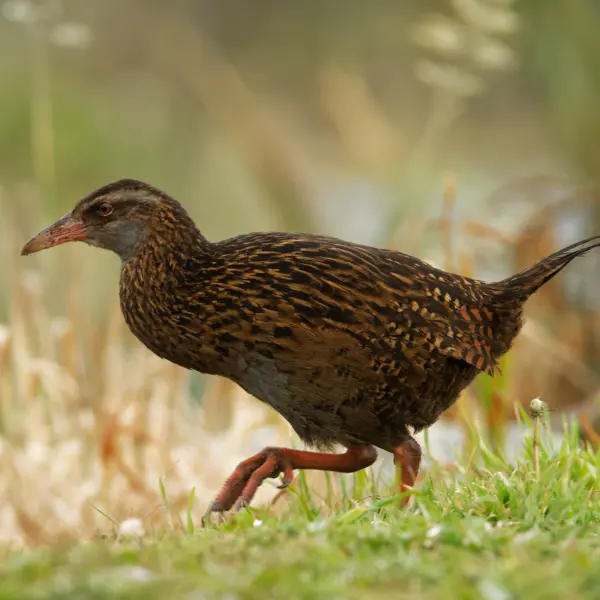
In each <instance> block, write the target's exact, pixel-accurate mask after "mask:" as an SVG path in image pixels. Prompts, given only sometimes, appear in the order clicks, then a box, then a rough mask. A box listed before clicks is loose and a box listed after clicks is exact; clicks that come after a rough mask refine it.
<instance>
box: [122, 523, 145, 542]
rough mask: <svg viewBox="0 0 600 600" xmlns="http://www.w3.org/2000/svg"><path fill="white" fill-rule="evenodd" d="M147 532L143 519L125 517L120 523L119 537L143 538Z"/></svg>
mask: <svg viewBox="0 0 600 600" xmlns="http://www.w3.org/2000/svg"><path fill="white" fill-rule="evenodd" d="M145 533H146V532H145V531H144V525H143V523H142V520H141V519H137V518H134V519H125V521H123V522H122V523H121V524H120V525H119V537H126V538H141V537H144V534H145Z"/></svg>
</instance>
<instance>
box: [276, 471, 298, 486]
mask: <svg viewBox="0 0 600 600" xmlns="http://www.w3.org/2000/svg"><path fill="white" fill-rule="evenodd" d="M292 481H294V470H293V469H292V467H290V466H289V465H286V466H285V467H284V469H283V477H282V478H281V483H280V484H279V485H278V486H277V489H279V490H284V489H285V488H286V487H288V485H290V483H292Z"/></svg>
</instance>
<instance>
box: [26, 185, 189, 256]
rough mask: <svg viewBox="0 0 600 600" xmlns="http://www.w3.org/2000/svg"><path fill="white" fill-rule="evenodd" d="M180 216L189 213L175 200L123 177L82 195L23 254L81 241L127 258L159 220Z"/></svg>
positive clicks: (183, 216) (183, 218)
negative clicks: (71, 208)
mask: <svg viewBox="0 0 600 600" xmlns="http://www.w3.org/2000/svg"><path fill="white" fill-rule="evenodd" d="M178 220H179V221H181V220H184V221H188V220H189V217H188V216H187V213H186V212H185V210H184V209H183V208H182V207H181V205H180V204H179V203H178V202H177V201H176V200H174V199H173V198H171V197H170V196H168V195H167V194H166V193H164V192H162V191H160V190H158V189H156V188H153V187H152V186H150V185H148V184H146V183H143V182H141V181H136V180H134V179H121V180H119V181H115V182H114V183H110V184H108V185H105V186H103V187H101V188H99V189H97V190H95V191H94V192H92V193H91V194H89V195H87V196H86V197H85V198H82V199H81V200H80V201H79V202H78V203H77V204H76V205H75V207H74V208H73V210H71V211H70V212H68V213H67V214H66V215H64V216H63V217H61V218H60V219H58V221H56V222H55V223H53V224H52V225H50V226H49V227H47V228H46V229H44V230H42V231H40V233H38V234H37V235H36V236H35V237H34V238H33V239H31V240H30V241H29V242H27V244H26V245H25V246H24V248H23V250H22V251H21V254H22V255H28V254H33V253H34V252H39V251H40V250H45V249H46V248H52V247H53V246H58V245H60V244H65V243H66V242H77V241H79V242H85V243H86V244H90V245H91V246H97V247H99V248H104V249H106V250H112V251H113V252H116V253H117V254H118V255H119V256H120V257H121V259H122V260H124V261H125V260H128V259H129V258H131V257H132V256H133V255H134V254H135V252H136V250H137V249H138V248H139V247H140V245H141V244H143V243H144V241H145V240H146V239H147V238H148V236H149V234H151V232H152V231H153V229H155V227H156V223H157V222H163V223H164V224H165V225H167V226H168V224H169V222H171V223H176V222H177V221H178ZM165 221H166V222H165Z"/></svg>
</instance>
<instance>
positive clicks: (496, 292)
mask: <svg viewBox="0 0 600 600" xmlns="http://www.w3.org/2000/svg"><path fill="white" fill-rule="evenodd" d="M598 240H600V236H595V237H592V238H589V239H587V240H583V241H581V242H578V243H576V244H572V245H571V246H568V247H566V248H564V249H562V250H560V251H558V252H556V253H554V254H551V255H550V256H548V257H546V258H544V259H542V260H541V261H539V262H538V263H537V264H535V265H534V266H532V267H530V268H529V269H526V270H524V271H521V272H520V273H518V274H517V275H514V276H513V277H509V278H508V279H504V280H502V281H499V282H496V283H485V282H483V281H478V280H476V279H471V278H468V277H462V276H460V275H455V274H452V273H448V272H446V271H442V270H439V269H436V268H433V267H431V266H430V265H428V264H427V263H425V262H423V261H421V260H419V259H418V258H414V257H412V256H409V255H406V254H402V253H400V252H394V251H392V250H385V249H379V248H373V247H368V246H363V245H358V244H353V243H349V242H345V241H342V240H339V239H335V238H331V237H324V236H318V235H309V234H297V233H251V234H248V235H241V236H237V237H233V238H231V239H228V240H225V241H221V242H216V243H213V242H209V241H208V240H207V239H206V238H205V237H204V236H203V235H202V234H201V233H200V231H199V230H198V229H197V228H196V226H195V225H194V222H193V221H192V219H191V218H190V217H189V215H188V213H187V212H186V211H185V210H184V208H183V207H182V206H181V205H180V204H179V202H177V201H176V200H174V199H173V198H171V197H170V196H169V195H168V194H166V193H165V192H162V191H160V190H158V189H156V188H154V187H152V186H150V185H148V184H146V183H143V182H140V181H135V180H132V179H124V180H120V181H116V182H114V183H110V184H108V185H106V186H104V187H101V188H100V189H98V190H96V191H94V192H92V193H91V194H89V195H88V196H86V197H85V198H83V199H82V200H81V201H80V202H78V203H77V205H76V206H75V208H73V210H72V211H71V212H69V213H68V214H66V215H65V216H63V217H62V218H61V219H59V220H58V221H57V222H56V223H54V224H53V225H51V226H50V227H48V228H47V229H45V230H43V231H42V232H40V233H39V234H38V235H37V236H35V237H34V238H33V239H32V240H31V241H30V242H29V243H28V244H27V245H26V246H25V247H24V248H23V251H22V254H32V253H34V252H38V251H40V250H43V249H45V248H50V247H52V246H58V245H59V244H64V243H65V242H71V241H83V242H85V243H87V244H91V245H93V246H98V247H100V248H105V249H107V250H112V251H113V252H115V253H117V254H118V255H119V256H120V258H121V281H120V300H121V308H122V311H123V315H124V317H125V320H126V322H127V324H128V326H129V327H130V329H131V331H132V332H133V333H134V335H135V336H137V338H138V339H139V340H140V341H141V342H142V343H143V344H145V345H146V346H147V347H148V348H149V349H150V350H152V351H153V352H154V353H155V354H157V355H158V356H160V357H162V358H165V359H167V360H169V361H171V362H173V363H175V364H178V365H181V366H182V367H185V368H187V369H194V370H196V371H199V372H201V373H210V374H214V375H220V376H223V377H227V378H229V379H231V380H233V381H234V382H236V383H237V384H238V385H240V386H241V387H242V388H244V389H245V390H246V391H247V392H249V393H250V394H252V395H253V396H255V397H256V398H258V399H260V400H262V401H263V402H266V403H267V404H269V405H271V406H272V407H273V408H274V409H275V410H277V411H278V412H279V413H280V414H281V415H282V416H283V417H284V418H285V419H286V420H287V421H288V422H289V423H290V425H291V426H292V427H293V429H294V430H295V431H296V433H297V434H298V435H299V436H300V438H302V439H303V440H304V441H305V442H307V443H308V444H309V445H311V446H313V447H315V448H316V449H319V450H327V449H329V450H331V447H332V446H333V445H334V444H340V445H342V446H345V447H346V448H347V450H346V452H345V453H343V454H333V453H329V452H309V451H299V450H291V449H287V448H265V449H264V450H263V451H262V452H259V453H258V454H256V455H255V456H252V457H251V458H249V459H247V460H245V461H243V462H241V463H240V464H239V465H238V466H237V468H236V469H235V470H234V472H233V473H232V475H231V476H230V477H229V478H228V479H227V481H226V482H225V484H224V485H223V487H222V489H221V491H220V493H219V494H218V495H217V497H216V499H215V500H214V502H213V503H212V505H211V506H210V508H209V512H210V511H218V512H220V511H226V510H229V509H230V508H232V507H233V506H234V504H236V502H237V504H238V506H241V505H243V504H245V503H248V502H250V501H251V499H252V497H253V496H254V494H255V492H256V490H257V488H258V487H259V486H260V485H261V483H262V482H263V481H264V480H265V479H266V478H270V477H277V476H278V475H281V474H282V475H283V479H282V484H281V487H285V486H286V485H288V484H289V483H290V482H291V480H292V476H293V471H294V469H318V470H328V471H336V472H342V473H350V472H354V471H358V470H360V469H364V468H365V467H368V466H369V465H371V464H372V463H373V462H374V461H375V459H376V457H377V451H376V449H375V447H379V448H383V449H385V450H388V451H389V452H392V453H393V455H394V459H395V463H396V465H397V467H398V468H399V469H400V470H401V491H406V490H407V489H409V488H411V487H412V486H413V485H414V482H415V478H416V475H417V472H418V470H419V464H420V460H421V449H420V447H419V444H418V443H417V442H416V441H415V439H414V438H413V437H412V435H413V434H414V433H415V432H418V431H420V430H422V429H424V428H426V427H429V426H430V425H432V424H433V423H435V421H436V420H437V419H438V417H439V416H440V414H441V413H443V412H444V411H445V410H446V409H447V408H448V407H449V406H451V405H452V404H453V403H454V402H455V401H456V399H457V397H458V395H459V394H460V392H461V390H463V389H464V388H465V387H466V386H467V385H468V384H469V383H470V382H471V381H472V380H473V379H474V378H475V377H476V376H477V375H478V374H479V373H481V372H485V373H488V374H490V375H493V374H494V373H496V372H498V370H499V369H498V360H499V358H500V357H501V356H502V355H503V354H504V353H505V352H506V351H507V350H508V349H509V348H510V346H511V344H512V342H513V340H514V339H515V337H516V335H517V334H518V332H519V330H520V328H521V326H522V322H523V321H522V311H523V304H524V303H525V301H526V300H527V299H528V298H529V297H530V296H531V295H532V294H533V293H534V292H535V291H536V290H538V289H539V288H540V287H541V286H542V285H543V284H544V283H546V282H547V281H548V280H550V279H551V278H552V277H554V275H556V274H557V273H558V272H559V271H561V270H562V269H563V268H564V267H565V266H566V265H567V264H569V262H571V260H573V259H574V258H575V257H577V256H580V255H581V254H583V253H585V252H587V251H588V250H590V249H592V248H595V247H597V246H599V245H600V241H598ZM404 499H405V500H407V499H408V494H405V495H404Z"/></svg>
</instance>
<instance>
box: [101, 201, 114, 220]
mask: <svg viewBox="0 0 600 600" xmlns="http://www.w3.org/2000/svg"><path fill="white" fill-rule="evenodd" d="M112 211H113V206H112V204H110V203H109V202H103V203H102V204H101V205H100V206H99V207H98V214H99V215H100V216H101V217H108V215H110V213H112Z"/></svg>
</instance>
